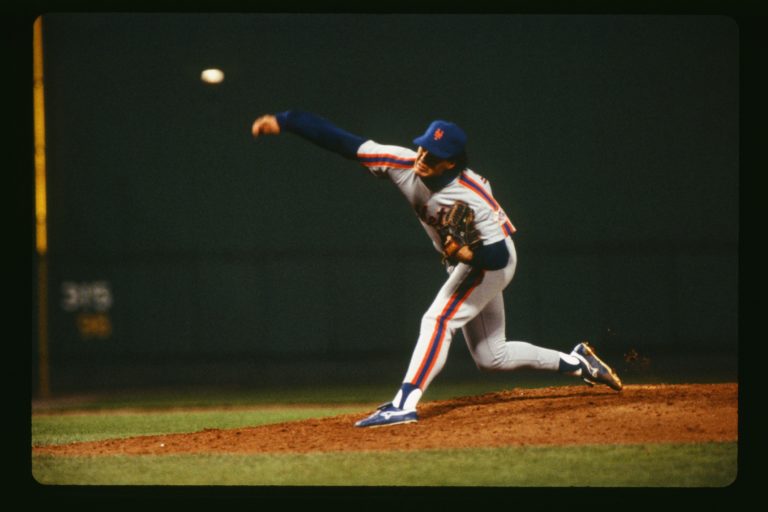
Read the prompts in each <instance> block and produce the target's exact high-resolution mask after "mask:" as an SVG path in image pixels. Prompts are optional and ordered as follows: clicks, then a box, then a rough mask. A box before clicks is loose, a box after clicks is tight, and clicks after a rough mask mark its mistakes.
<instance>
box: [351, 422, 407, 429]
mask: <svg viewBox="0 0 768 512" xmlns="http://www.w3.org/2000/svg"><path fill="white" fill-rule="evenodd" d="M417 421H419V420H403V421H396V422H394V423H379V424H378V425H355V427H357V428H382V427H394V426H396V425H405V424H407V423H416V422H417Z"/></svg>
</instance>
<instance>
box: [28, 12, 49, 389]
mask: <svg viewBox="0 0 768 512" xmlns="http://www.w3.org/2000/svg"><path fill="white" fill-rule="evenodd" d="M32 47H33V72H32V75H33V76H32V78H33V81H32V84H33V92H34V116H35V118H34V129H35V224H36V230H35V233H36V236H35V246H36V250H37V260H38V264H37V311H38V325H37V328H38V332H37V334H38V358H39V359H38V371H39V376H38V378H39V383H38V384H39V385H38V388H39V394H40V397H42V398H48V397H49V396H50V393H51V390H50V370H49V368H48V260H47V255H48V224H47V213H48V207H47V197H46V183H45V177H46V174H45V102H44V99H45V95H44V89H43V20H42V17H38V18H37V19H36V20H35V24H34V31H33V37H32Z"/></svg>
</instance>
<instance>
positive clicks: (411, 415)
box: [355, 402, 419, 427]
mask: <svg viewBox="0 0 768 512" xmlns="http://www.w3.org/2000/svg"><path fill="white" fill-rule="evenodd" d="M418 420H419V416H418V415H417V414H416V411H405V410H403V409H400V408H399V407H395V406H394V405H392V402H388V403H386V404H384V405H380V406H379V408H378V409H376V412H374V413H373V414H371V415H370V416H368V417H367V418H365V419H364V420H360V421H358V422H357V423H355V426H356V427H388V426H389V425H400V424H403V423H415V422H417V421H418Z"/></svg>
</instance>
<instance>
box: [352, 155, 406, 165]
mask: <svg viewBox="0 0 768 512" xmlns="http://www.w3.org/2000/svg"><path fill="white" fill-rule="evenodd" d="M358 159H359V160H360V162H362V163H363V165H367V166H369V167H370V166H373V165H386V164H394V165H406V166H409V167H410V166H412V165H413V163H414V162H415V161H416V159H415V158H400V157H396V156H394V155H369V156H365V155H358Z"/></svg>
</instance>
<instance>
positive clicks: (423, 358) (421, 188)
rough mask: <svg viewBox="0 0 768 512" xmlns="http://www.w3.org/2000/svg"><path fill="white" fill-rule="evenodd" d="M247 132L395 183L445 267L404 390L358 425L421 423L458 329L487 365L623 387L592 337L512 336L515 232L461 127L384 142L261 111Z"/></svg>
mask: <svg viewBox="0 0 768 512" xmlns="http://www.w3.org/2000/svg"><path fill="white" fill-rule="evenodd" d="M251 131H252V133H253V136H254V137H259V136H262V135H277V134H280V133H283V132H291V133H293V134H295V135H298V136H300V137H302V138H304V139H306V140H308V141H310V142H312V143H314V144H316V145H318V146H320V147H321V148H324V149H326V150H329V151H333V152H335V153H337V154H339V155H341V156H343V157H345V158H347V159H350V160H355V161H357V162H359V163H360V164H362V165H363V166H364V167H365V168H367V169H368V170H369V171H370V172H371V173H372V174H373V175H375V176H378V177H382V178H385V179H388V180H390V181H391V182H392V183H393V184H394V185H395V186H396V187H397V188H398V189H399V190H400V192H401V193H402V194H403V195H404V196H405V198H406V200H407V201H408V202H409V203H410V204H411V206H412V207H413V209H414V211H415V212H416V215H417V217H418V219H419V221H420V222H421V225H422V227H423V228H424V231H426V233H427V235H428V236H429V237H430V239H431V240H432V244H433V245H434V247H435V249H436V250H437V252H438V253H439V254H440V255H441V256H442V260H443V262H444V264H445V266H446V269H447V272H448V277H447V279H446V281H445V283H443V285H442V287H441V288H440V290H439V291H438V292H437V295H436V296H435V298H434V300H433V302H432V304H431V305H430V306H429V308H428V309H427V311H426V313H424V315H423V317H422V320H421V329H420V331H419V336H418V339H417V341H416V346H415V347H414V349H413V354H412V356H411V361H410V364H409V366H408V369H407V371H406V373H405V377H404V379H403V382H402V384H401V386H400V388H399V389H398V391H397V392H396V394H395V396H394V398H393V399H392V401H391V402H387V403H386V404H384V405H382V406H380V407H379V408H378V409H377V410H376V411H374V412H373V414H371V415H370V416H368V417H367V418H364V419H362V420H360V421H358V422H357V423H355V426H357V427H379V426H387V425H397V424H402V423H412V422H415V421H417V420H418V414H417V410H416V409H417V405H418V403H419V400H420V399H421V397H422V396H423V394H424V392H425V391H426V389H427V387H428V386H429V384H430V383H431V382H432V380H433V379H434V378H435V376H437V374H438V373H440V371H441V370H442V368H443V366H444V365H445V361H446V358H447V356H448V349H449V347H450V345H451V340H452V339H453V336H454V333H455V332H456V330H457V329H461V330H462V332H463V334H464V339H465V340H466V343H467V346H468V348H469V351H470V353H471V354H472V358H473V359H474V361H475V363H476V364H477V367H478V368H480V369H481V370H489V371H511V370H516V369H518V368H534V369H538V370H546V371H552V372H560V373H563V374H567V375H572V376H575V377H579V378H582V379H583V380H584V381H585V382H587V383H588V384H590V385H594V384H595V383H600V384H605V385H607V386H609V387H611V388H612V389H614V390H617V391H619V390H621V389H622V383H621V380H620V379H619V377H618V375H617V374H616V372H614V371H613V370H612V369H611V368H610V367H609V366H608V365H607V364H606V363H604V362H603V361H602V360H600V359H599V358H598V356H597V355H596V354H595V352H594V350H593V349H592V347H591V346H590V345H589V344H588V343H586V342H582V343H579V344H577V345H576V346H575V347H574V348H573V350H572V351H571V352H570V353H567V354H566V353H564V352H559V351H557V350H552V349H549V348H543V347H539V346H536V345H532V344H530V343H527V342H524V341H509V340H507V339H506V333H505V321H504V299H503V297H502V292H503V290H504V288H505V287H506V286H507V285H508V284H509V283H510V281H511V280H512V277H513V276H514V274H515V267H516V265H517V255H516V252H515V245H514V242H513V240H512V236H513V235H514V233H515V231H516V229H515V227H514V225H513V224H512V223H511V222H510V220H509V219H508V218H507V215H506V213H505V212H504V209H503V208H502V207H501V205H499V203H498V202H497V201H496V199H494V197H493V193H492V191H491V185H490V183H489V182H488V180H487V179H485V178H484V177H482V176H481V175H479V174H478V173H476V172H475V171H473V170H472V169H470V168H469V167H468V161H467V152H466V143H467V137H466V134H465V133H464V131H463V130H462V129H461V128H460V127H459V126H457V125H456V124H454V123H451V122H447V121H443V120H437V121H434V122H432V123H431V124H430V125H429V127H427V130H426V131H425V132H424V133H423V134H422V135H420V136H418V137H416V138H415V139H414V140H413V144H414V145H415V146H416V150H415V151H414V150H413V149H410V148H406V147H401V146H394V145H384V144H379V143H377V142H375V141H373V140H370V139H366V138H363V137H360V136H358V135H355V134H352V133H349V132H347V131H345V130H342V129H340V128H339V127H337V126H336V125H334V124H332V123H331V122H329V121H328V120H326V119H324V118H322V117H319V116H317V115H315V114H312V113H308V112H300V111H293V110H291V111H287V112H281V113H278V114H275V115H272V114H268V115H263V116H261V117H259V118H258V119H256V120H255V121H254V123H253V125H252V127H251Z"/></svg>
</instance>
